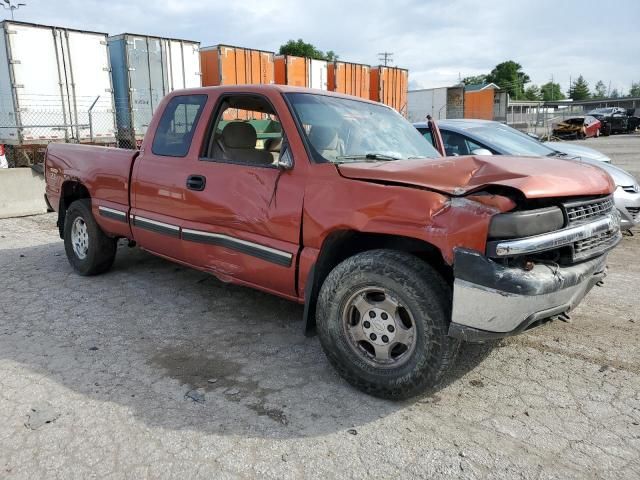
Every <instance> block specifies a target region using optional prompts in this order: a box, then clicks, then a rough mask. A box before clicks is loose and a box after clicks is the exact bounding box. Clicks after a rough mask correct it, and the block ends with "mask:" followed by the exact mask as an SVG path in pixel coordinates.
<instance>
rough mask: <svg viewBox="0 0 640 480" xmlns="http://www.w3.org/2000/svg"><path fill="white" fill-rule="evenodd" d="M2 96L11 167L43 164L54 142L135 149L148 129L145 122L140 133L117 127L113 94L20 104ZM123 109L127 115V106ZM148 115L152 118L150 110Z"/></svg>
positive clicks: (1, 130) (0, 125)
mask: <svg viewBox="0 0 640 480" xmlns="http://www.w3.org/2000/svg"><path fill="white" fill-rule="evenodd" d="M3 97H4V96H1V95H0V145H4V153H5V158H6V162H7V164H8V165H9V167H10V168H11V167H26V166H32V165H36V164H39V163H42V162H43V161H44V152H45V151H46V148H47V145H48V144H49V143H52V142H57V143H76V144H86V145H102V146H117V147H121V148H130V149H135V148H137V147H138V146H139V144H140V141H141V138H142V136H143V134H144V131H146V125H145V127H144V128H142V126H140V128H141V132H139V133H138V134H137V135H136V134H133V133H132V132H129V131H127V129H118V126H117V122H116V108H117V107H114V105H113V103H112V102H113V101H112V99H111V97H110V96H104V97H77V99H76V102H75V103H74V102H72V103H69V102H67V101H66V100H67V99H66V98H65V99H64V100H65V101H64V102H61V101H60V97H59V96H53V95H52V96H46V95H38V96H34V97H33V98H28V97H27V98H24V97H21V98H20V100H21V104H20V106H19V107H16V105H15V104H14V103H13V98H11V97H9V98H3ZM49 97H51V98H49ZM122 110H123V111H124V113H125V117H124V118H126V113H127V112H126V111H125V110H124V107H122ZM119 113H120V112H119ZM145 117H149V119H150V117H151V113H150V112H149V114H148V115H145ZM146 123H147V125H148V121H147V122H146Z"/></svg>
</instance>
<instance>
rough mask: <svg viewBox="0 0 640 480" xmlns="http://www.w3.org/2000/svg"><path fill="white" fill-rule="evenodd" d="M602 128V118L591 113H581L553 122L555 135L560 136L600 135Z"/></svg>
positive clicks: (587, 136) (582, 136) (585, 136)
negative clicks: (599, 118)
mask: <svg viewBox="0 0 640 480" xmlns="http://www.w3.org/2000/svg"><path fill="white" fill-rule="evenodd" d="M600 128H601V123H600V120H598V119H597V118H595V117H592V116H591V115H581V116H577V117H571V118H566V119H564V120H563V121H561V122H559V123H556V124H553V135H555V136H556V137H560V138H589V137H599V136H600Z"/></svg>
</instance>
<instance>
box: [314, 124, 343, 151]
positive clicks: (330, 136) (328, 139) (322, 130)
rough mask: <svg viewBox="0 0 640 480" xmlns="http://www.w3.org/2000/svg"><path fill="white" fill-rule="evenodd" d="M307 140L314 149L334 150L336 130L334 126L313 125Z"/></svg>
mask: <svg viewBox="0 0 640 480" xmlns="http://www.w3.org/2000/svg"><path fill="white" fill-rule="evenodd" d="M309 141H310V142H311V145H313V147H314V148H315V149H316V150H319V151H322V150H336V149H337V147H338V132H337V131H336V129H335V128H331V127H324V126H322V125H314V126H313V127H311V132H310V133H309Z"/></svg>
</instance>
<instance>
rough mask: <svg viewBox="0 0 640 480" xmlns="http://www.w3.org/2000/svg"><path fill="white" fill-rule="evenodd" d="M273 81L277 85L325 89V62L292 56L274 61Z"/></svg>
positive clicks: (281, 56)
mask: <svg viewBox="0 0 640 480" xmlns="http://www.w3.org/2000/svg"><path fill="white" fill-rule="evenodd" d="M274 69H275V79H276V83H277V84H279V85H292V86H294V87H308V88H316V89H318V90H326V89H327V62H326V61H325V60H315V59H312V58H305V57H296V56H293V55H277V56H276V57H275V59H274Z"/></svg>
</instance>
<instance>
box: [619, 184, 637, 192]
mask: <svg viewBox="0 0 640 480" xmlns="http://www.w3.org/2000/svg"><path fill="white" fill-rule="evenodd" d="M622 190H624V191H625V192H627V193H638V191H637V190H636V187H635V186H633V185H626V186H624V187H622Z"/></svg>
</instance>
